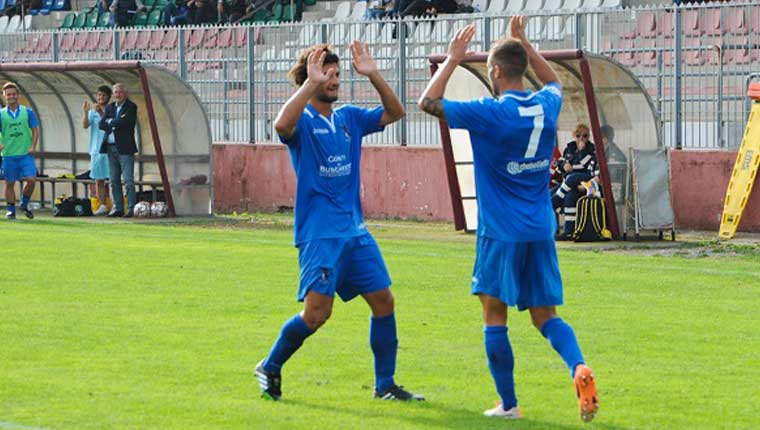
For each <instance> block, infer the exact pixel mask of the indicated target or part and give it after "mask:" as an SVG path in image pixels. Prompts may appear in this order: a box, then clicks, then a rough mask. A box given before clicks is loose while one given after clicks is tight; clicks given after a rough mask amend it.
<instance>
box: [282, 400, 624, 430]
mask: <svg viewBox="0 0 760 430" xmlns="http://www.w3.org/2000/svg"><path fill="white" fill-rule="evenodd" d="M281 402H282V403H284V404H288V405H294V406H297V407H305V408H309V409H311V410H322V411H327V412H331V413H335V414H346V415H353V416H355V417H358V418H362V419H371V418H378V417H379V416H381V415H380V414H376V413H373V412H371V411H367V410H363V409H353V408H350V407H345V408H339V407H335V406H332V405H325V404H323V403H318V402H309V401H302V400H290V399H283V400H281ZM397 404H398V406H399V407H398V408H397V409H394V410H393V411H389V410H384V411H382V416H383V417H387V418H391V419H396V420H401V421H406V422H409V423H410V424H414V425H416V426H424V427H431V428H447V429H466V430H481V429H482V430H577V429H581V428H589V429H600V430H632V428H629V427H621V426H616V425H610V424H605V423H603V422H600V421H598V420H597V421H596V422H594V423H592V424H584V423H582V422H580V420H579V421H578V425H568V424H560V423H553V422H547V421H540V420H532V419H528V418H524V419H521V420H504V419H501V418H488V417H484V416H483V414H482V413H481V412H479V411H472V410H467V409H461V408H452V407H450V406H448V405H442V404H440V403H436V402H430V401H426V402H419V403H417V402H415V403H401V402H398V403H397ZM410 408H412V409H416V410H419V409H423V410H429V411H434V412H435V414H436V415H435V416H429V415H428V416H424V415H420V414H417V413H409V409H410Z"/></svg>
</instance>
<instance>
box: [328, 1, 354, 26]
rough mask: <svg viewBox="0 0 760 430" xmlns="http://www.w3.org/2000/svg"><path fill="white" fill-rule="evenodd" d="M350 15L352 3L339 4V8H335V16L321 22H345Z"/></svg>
mask: <svg viewBox="0 0 760 430" xmlns="http://www.w3.org/2000/svg"><path fill="white" fill-rule="evenodd" d="M350 15H351V2H350V1H343V2H340V3H338V7H336V8H335V15H333V16H332V18H322V20H321V21H324V22H332V21H345V20H346V19H348V17H349V16H350Z"/></svg>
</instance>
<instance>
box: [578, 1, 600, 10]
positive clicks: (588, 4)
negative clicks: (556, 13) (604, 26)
mask: <svg viewBox="0 0 760 430" xmlns="http://www.w3.org/2000/svg"><path fill="white" fill-rule="evenodd" d="M602 3H603V1H602V0H583V6H582V7H583V8H584V9H599V8H600V7H602Z"/></svg>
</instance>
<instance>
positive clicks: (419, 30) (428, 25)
mask: <svg viewBox="0 0 760 430" xmlns="http://www.w3.org/2000/svg"><path fill="white" fill-rule="evenodd" d="M432 31H433V23H432V22H430V21H422V22H419V23H417V27H415V29H414V34H413V35H412V41H413V42H416V43H428V42H430V36H431V32H432Z"/></svg>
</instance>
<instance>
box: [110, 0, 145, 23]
mask: <svg viewBox="0 0 760 430" xmlns="http://www.w3.org/2000/svg"><path fill="white" fill-rule="evenodd" d="M110 9H111V25H113V26H114V27H129V26H131V25H132V23H134V21H135V15H136V14H138V13H140V12H143V11H145V10H146V8H145V5H143V4H142V2H141V1H140V0H113V2H111V8H110Z"/></svg>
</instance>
